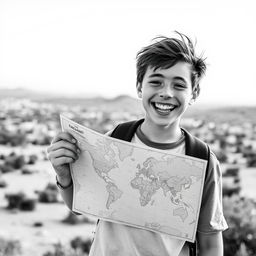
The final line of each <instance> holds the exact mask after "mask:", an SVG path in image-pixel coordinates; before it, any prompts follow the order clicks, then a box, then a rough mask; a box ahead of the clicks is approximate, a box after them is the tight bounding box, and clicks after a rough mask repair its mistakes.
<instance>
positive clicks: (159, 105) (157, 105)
mask: <svg viewBox="0 0 256 256" xmlns="http://www.w3.org/2000/svg"><path fill="white" fill-rule="evenodd" d="M155 106H156V107H157V108H159V109H162V110H171V109H174V108H175V106H174V105H170V104H162V103H155Z"/></svg>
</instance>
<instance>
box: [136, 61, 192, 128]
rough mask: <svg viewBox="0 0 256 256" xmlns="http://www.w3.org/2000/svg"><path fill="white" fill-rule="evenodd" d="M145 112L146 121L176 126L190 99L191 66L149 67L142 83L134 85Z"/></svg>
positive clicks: (181, 64)
mask: <svg viewBox="0 0 256 256" xmlns="http://www.w3.org/2000/svg"><path fill="white" fill-rule="evenodd" d="M137 92H138V95H139V97H140V98H142V103H143V107H144V109H145V111H146V117H145V118H146V121H147V122H149V123H152V122H153V124H155V125H160V126H170V125H171V126H172V125H173V124H177V125H179V121H180V117H181V116H182V114H183V113H184V112H185V110H186V109H187V107H188V105H189V104H190V103H192V102H193V100H194V99H195V94H194V97H193V90H192V82H191V67H190V64H188V63H185V62H178V63H177V64H175V65H174V66H172V67H170V68H168V69H161V68H159V69H156V70H155V71H154V68H151V67H148V69H147V71H146V73H145V75H144V78H143V81H142V83H141V84H138V86H137Z"/></svg>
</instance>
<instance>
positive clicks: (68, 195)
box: [58, 184, 73, 211]
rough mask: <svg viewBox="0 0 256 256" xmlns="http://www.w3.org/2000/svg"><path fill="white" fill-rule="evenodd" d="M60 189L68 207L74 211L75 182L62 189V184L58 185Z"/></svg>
mask: <svg viewBox="0 0 256 256" xmlns="http://www.w3.org/2000/svg"><path fill="white" fill-rule="evenodd" d="M58 190H59V192H60V195H61V197H62V199H63V201H64V202H65V204H66V205H67V207H68V208H69V209H70V210H71V211H72V203H73V184H72V185H71V186H69V187H68V188H65V189H62V188H61V187H60V186H58Z"/></svg>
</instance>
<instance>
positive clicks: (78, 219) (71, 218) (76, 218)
mask: <svg viewBox="0 0 256 256" xmlns="http://www.w3.org/2000/svg"><path fill="white" fill-rule="evenodd" d="M62 222H63V223H68V224H71V225H76V224H80V223H94V222H93V221H91V220H90V219H89V218H87V217H86V216H83V215H77V214H75V213H73V212H72V211H69V213H68V215H67V217H66V218H64V219H63V220H62Z"/></svg>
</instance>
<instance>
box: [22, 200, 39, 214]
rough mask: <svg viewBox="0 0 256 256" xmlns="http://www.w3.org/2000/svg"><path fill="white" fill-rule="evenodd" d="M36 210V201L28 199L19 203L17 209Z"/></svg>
mask: <svg viewBox="0 0 256 256" xmlns="http://www.w3.org/2000/svg"><path fill="white" fill-rule="evenodd" d="M35 208H36V200H35V199H30V198H24V199H23V200H22V201H21V204H20V207H19V209H20V210H21V211H34V210H35Z"/></svg>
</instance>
